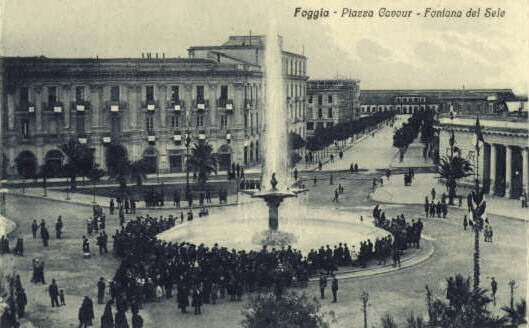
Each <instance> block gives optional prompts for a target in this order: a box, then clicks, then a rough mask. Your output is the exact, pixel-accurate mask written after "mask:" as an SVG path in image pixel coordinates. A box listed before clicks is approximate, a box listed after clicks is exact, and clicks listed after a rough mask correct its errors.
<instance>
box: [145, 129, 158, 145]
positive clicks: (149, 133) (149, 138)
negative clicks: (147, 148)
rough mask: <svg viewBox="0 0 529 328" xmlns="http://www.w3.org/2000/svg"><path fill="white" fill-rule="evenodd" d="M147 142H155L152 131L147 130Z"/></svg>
mask: <svg viewBox="0 0 529 328" xmlns="http://www.w3.org/2000/svg"><path fill="white" fill-rule="evenodd" d="M147 142H149V143H154V142H156V136H155V135H154V131H147Z"/></svg>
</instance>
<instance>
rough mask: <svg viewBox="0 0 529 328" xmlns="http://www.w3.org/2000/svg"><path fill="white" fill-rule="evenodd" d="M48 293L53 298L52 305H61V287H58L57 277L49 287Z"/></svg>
mask: <svg viewBox="0 0 529 328" xmlns="http://www.w3.org/2000/svg"><path fill="white" fill-rule="evenodd" d="M48 293H49V295H50V299H51V307H55V306H57V307H59V306H60V305H59V287H57V282H55V279H52V280H51V285H50V286H49V287H48Z"/></svg>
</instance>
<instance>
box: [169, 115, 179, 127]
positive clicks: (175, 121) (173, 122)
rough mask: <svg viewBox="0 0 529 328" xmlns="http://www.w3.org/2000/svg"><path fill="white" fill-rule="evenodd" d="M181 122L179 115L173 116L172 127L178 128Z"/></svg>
mask: <svg viewBox="0 0 529 328" xmlns="http://www.w3.org/2000/svg"><path fill="white" fill-rule="evenodd" d="M179 123H180V122H179V117H178V116H177V115H174V116H171V128H173V129H175V128H177V127H178V124H179Z"/></svg>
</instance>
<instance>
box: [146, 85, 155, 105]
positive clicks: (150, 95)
mask: <svg viewBox="0 0 529 328" xmlns="http://www.w3.org/2000/svg"><path fill="white" fill-rule="evenodd" d="M145 101H147V102H153V101H154V86H153V85H148V86H146V87H145Z"/></svg>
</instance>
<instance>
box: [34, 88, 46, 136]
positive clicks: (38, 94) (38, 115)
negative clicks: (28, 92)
mask: <svg viewBox="0 0 529 328" xmlns="http://www.w3.org/2000/svg"><path fill="white" fill-rule="evenodd" d="M33 90H34V91H35V129H36V131H37V135H40V134H42V111H43V110H44V108H42V86H36V87H35V88H34V89H33Z"/></svg>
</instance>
